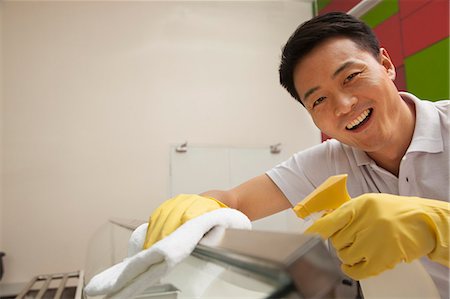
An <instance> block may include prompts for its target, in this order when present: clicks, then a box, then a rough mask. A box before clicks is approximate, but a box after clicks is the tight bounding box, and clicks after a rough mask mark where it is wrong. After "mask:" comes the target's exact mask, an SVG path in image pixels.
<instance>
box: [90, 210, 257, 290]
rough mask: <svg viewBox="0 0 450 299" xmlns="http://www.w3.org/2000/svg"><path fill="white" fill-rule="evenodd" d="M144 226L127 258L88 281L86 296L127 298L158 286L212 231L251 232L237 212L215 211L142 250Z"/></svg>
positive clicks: (242, 216) (195, 219) (246, 219)
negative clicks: (232, 229) (246, 230)
mask: <svg viewBox="0 0 450 299" xmlns="http://www.w3.org/2000/svg"><path fill="white" fill-rule="evenodd" d="M147 225H148V224H143V225H141V226H139V227H138V228H137V229H136V230H135V231H134V232H133V234H132V236H131V238H130V240H129V244H128V246H129V247H128V250H129V253H128V256H129V257H128V258H126V259H124V260H123V261H122V262H120V263H118V264H116V265H114V266H112V267H111V268H108V269H106V270H105V271H103V272H101V273H99V274H97V275H96V276H94V277H93V278H92V279H91V280H90V281H89V283H88V285H87V286H86V287H85V289H84V291H85V293H86V294H87V295H88V296H98V295H108V298H130V297H131V296H133V295H136V294H139V293H141V292H142V291H144V290H145V289H146V288H148V287H150V286H152V285H154V284H156V283H158V282H159V280H160V279H161V278H162V277H163V276H164V275H165V274H167V272H168V271H170V270H171V269H172V268H173V267H174V266H175V265H176V264H177V263H179V262H181V261H182V260H183V259H184V258H186V257H187V256H189V255H190V254H191V252H192V251H193V250H194V248H195V246H196V245H197V244H198V242H199V241H200V240H201V239H202V237H203V236H204V235H205V234H206V233H207V232H209V233H208V234H214V233H215V232H214V231H215V230H212V229H213V228H215V227H226V228H239V229H250V228H251V222H250V220H249V219H248V218H247V216H245V215H244V214H243V213H241V212H239V211H238V210H234V209H229V208H222V209H217V210H214V211H211V212H208V213H206V214H203V215H201V216H199V217H197V218H194V219H192V220H190V221H188V222H186V223H185V224H184V225H182V226H180V227H179V228H178V229H177V230H175V231H174V232H173V233H172V234H170V235H169V236H168V237H166V238H164V239H162V240H161V241H158V242H157V243H155V244H154V245H153V246H152V247H150V248H148V249H146V250H142V246H143V244H144V240H145V234H146V231H147ZM218 233H220V232H218Z"/></svg>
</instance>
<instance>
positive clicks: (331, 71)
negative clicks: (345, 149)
mask: <svg viewBox="0 0 450 299" xmlns="http://www.w3.org/2000/svg"><path fill="white" fill-rule="evenodd" d="M393 79H395V69H394V66H393V64H392V62H391V61H390V59H389V56H388V54H387V52H386V51H385V50H384V49H381V50H380V57H379V58H375V57H374V56H373V55H372V54H371V53H369V52H368V51H365V50H362V49H361V48H359V47H358V46H357V45H356V44H355V43H354V42H353V41H352V40H350V39H348V38H345V37H337V38H332V39H329V40H326V41H324V42H323V43H321V44H319V45H318V46H317V47H316V48H315V49H313V50H312V52H311V53H309V54H308V55H307V56H305V57H304V58H303V59H302V60H301V61H300V62H299V63H298V64H297V66H296V68H295V70H294V84H295V88H296V90H297V92H298V94H299V96H300V98H301V100H302V102H303V104H304V105H305V107H306V109H307V110H308V112H309V113H310V114H311V117H312V119H313V121H314V123H315V124H316V126H317V127H318V128H319V129H320V130H322V132H324V133H325V134H327V135H328V136H331V137H333V138H335V139H337V140H339V141H341V142H343V143H345V144H348V145H350V146H354V147H357V148H360V149H362V150H364V151H366V152H372V151H377V150H380V149H382V147H383V146H386V145H387V144H388V142H389V140H390V139H391V138H392V136H393V134H395V132H398V130H399V129H401V128H399V125H401V124H399V123H398V114H399V113H401V112H400V109H399V108H398V106H399V105H398V103H399V100H401V98H400V96H399V95H398V92H397V89H396V87H395V85H394V84H393V82H392V80H393Z"/></svg>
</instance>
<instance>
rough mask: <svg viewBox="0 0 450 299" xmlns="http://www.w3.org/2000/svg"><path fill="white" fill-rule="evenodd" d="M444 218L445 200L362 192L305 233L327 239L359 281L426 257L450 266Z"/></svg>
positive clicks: (449, 215)
mask: <svg viewBox="0 0 450 299" xmlns="http://www.w3.org/2000/svg"><path fill="white" fill-rule="evenodd" d="M449 219H450V204H449V203H448V202H443V201H438V200H430V199H423V198H418V197H406V196H396V195H390V194H364V195H361V196H359V197H357V198H354V199H351V200H350V201H348V202H347V203H345V204H343V205H342V206H341V207H340V208H338V209H336V210H335V211H333V212H331V213H330V214H328V215H326V216H324V217H322V218H321V219H319V220H317V221H316V222H315V223H314V224H313V225H312V226H311V227H309V228H308V230H307V232H308V233H319V234H320V235H321V236H322V237H323V238H324V239H328V238H330V241H331V243H332V245H333V246H334V247H335V249H336V251H337V254H338V257H339V258H340V259H341V261H342V266H341V267H342V270H343V271H344V272H345V273H346V274H347V275H349V276H350V277H352V278H354V279H362V278H366V277H369V276H373V275H377V274H379V273H381V272H383V271H385V270H387V269H391V268H393V267H395V265H396V264H397V263H400V262H402V261H405V262H411V261H413V260H414V259H417V258H420V257H422V256H425V255H428V257H429V258H430V259H432V260H434V261H436V262H438V263H441V264H443V265H445V266H447V267H450V264H449V226H450V224H449Z"/></svg>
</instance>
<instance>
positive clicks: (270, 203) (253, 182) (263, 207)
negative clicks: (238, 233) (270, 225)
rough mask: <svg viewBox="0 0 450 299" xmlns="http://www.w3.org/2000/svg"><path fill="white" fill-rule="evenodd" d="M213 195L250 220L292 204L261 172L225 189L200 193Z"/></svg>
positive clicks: (273, 212) (286, 207) (284, 208)
mask: <svg viewBox="0 0 450 299" xmlns="http://www.w3.org/2000/svg"><path fill="white" fill-rule="evenodd" d="M200 195H201V196H209V197H213V198H215V199H217V200H219V201H220V202H222V203H224V204H226V205H227V206H229V207H230V208H233V209H237V210H239V211H241V212H242V213H244V214H245V215H247V217H248V218H250V220H256V219H259V218H263V217H266V216H269V215H272V214H275V213H278V212H280V211H283V210H286V209H288V208H291V207H292V205H291V203H290V202H289V200H288V199H287V198H286V196H284V194H283V193H282V192H281V190H280V189H279V188H278V187H277V185H275V183H274V182H273V181H272V180H271V179H270V178H269V177H268V176H267V175H266V174H262V175H259V176H257V177H255V178H253V179H250V180H248V181H247V182H245V183H243V184H241V185H239V186H237V187H235V188H232V189H230V190H227V191H222V190H210V191H207V192H204V193H202V194H200Z"/></svg>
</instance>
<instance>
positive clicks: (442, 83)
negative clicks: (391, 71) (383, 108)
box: [317, 0, 450, 140]
mask: <svg viewBox="0 0 450 299" xmlns="http://www.w3.org/2000/svg"><path fill="white" fill-rule="evenodd" d="M359 2H360V0H356V1H355V0H317V9H318V14H319V15H322V14H325V13H327V12H331V11H343V12H347V11H349V10H350V9H351V8H352V7H354V6H355V5H356V4H358V3H359ZM449 4H450V1H449V0H383V1H381V2H380V3H379V4H378V5H377V6H375V7H374V8H372V9H371V10H370V11H369V12H367V13H366V14H365V15H363V16H362V17H361V19H362V20H363V21H364V22H366V24H368V25H369V26H370V27H371V28H372V29H373V30H374V32H375V34H376V35H377V37H378V39H379V40H380V44H381V47H383V48H386V49H387V51H388V53H389V55H390V57H391V59H392V61H393V63H394V65H395V67H396V70H397V77H396V79H395V84H396V86H397V88H398V89H399V90H403V91H408V92H411V93H413V94H415V95H417V96H418V97H419V98H422V99H427V100H430V101H438V100H441V99H449V98H450V95H449V93H450V92H449V85H450V83H449V81H450V76H449V66H450V63H449V53H450V52H449V24H450V23H449V9H450V7H449ZM327 138H328V137H327V136H325V135H322V140H325V139H327Z"/></svg>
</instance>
